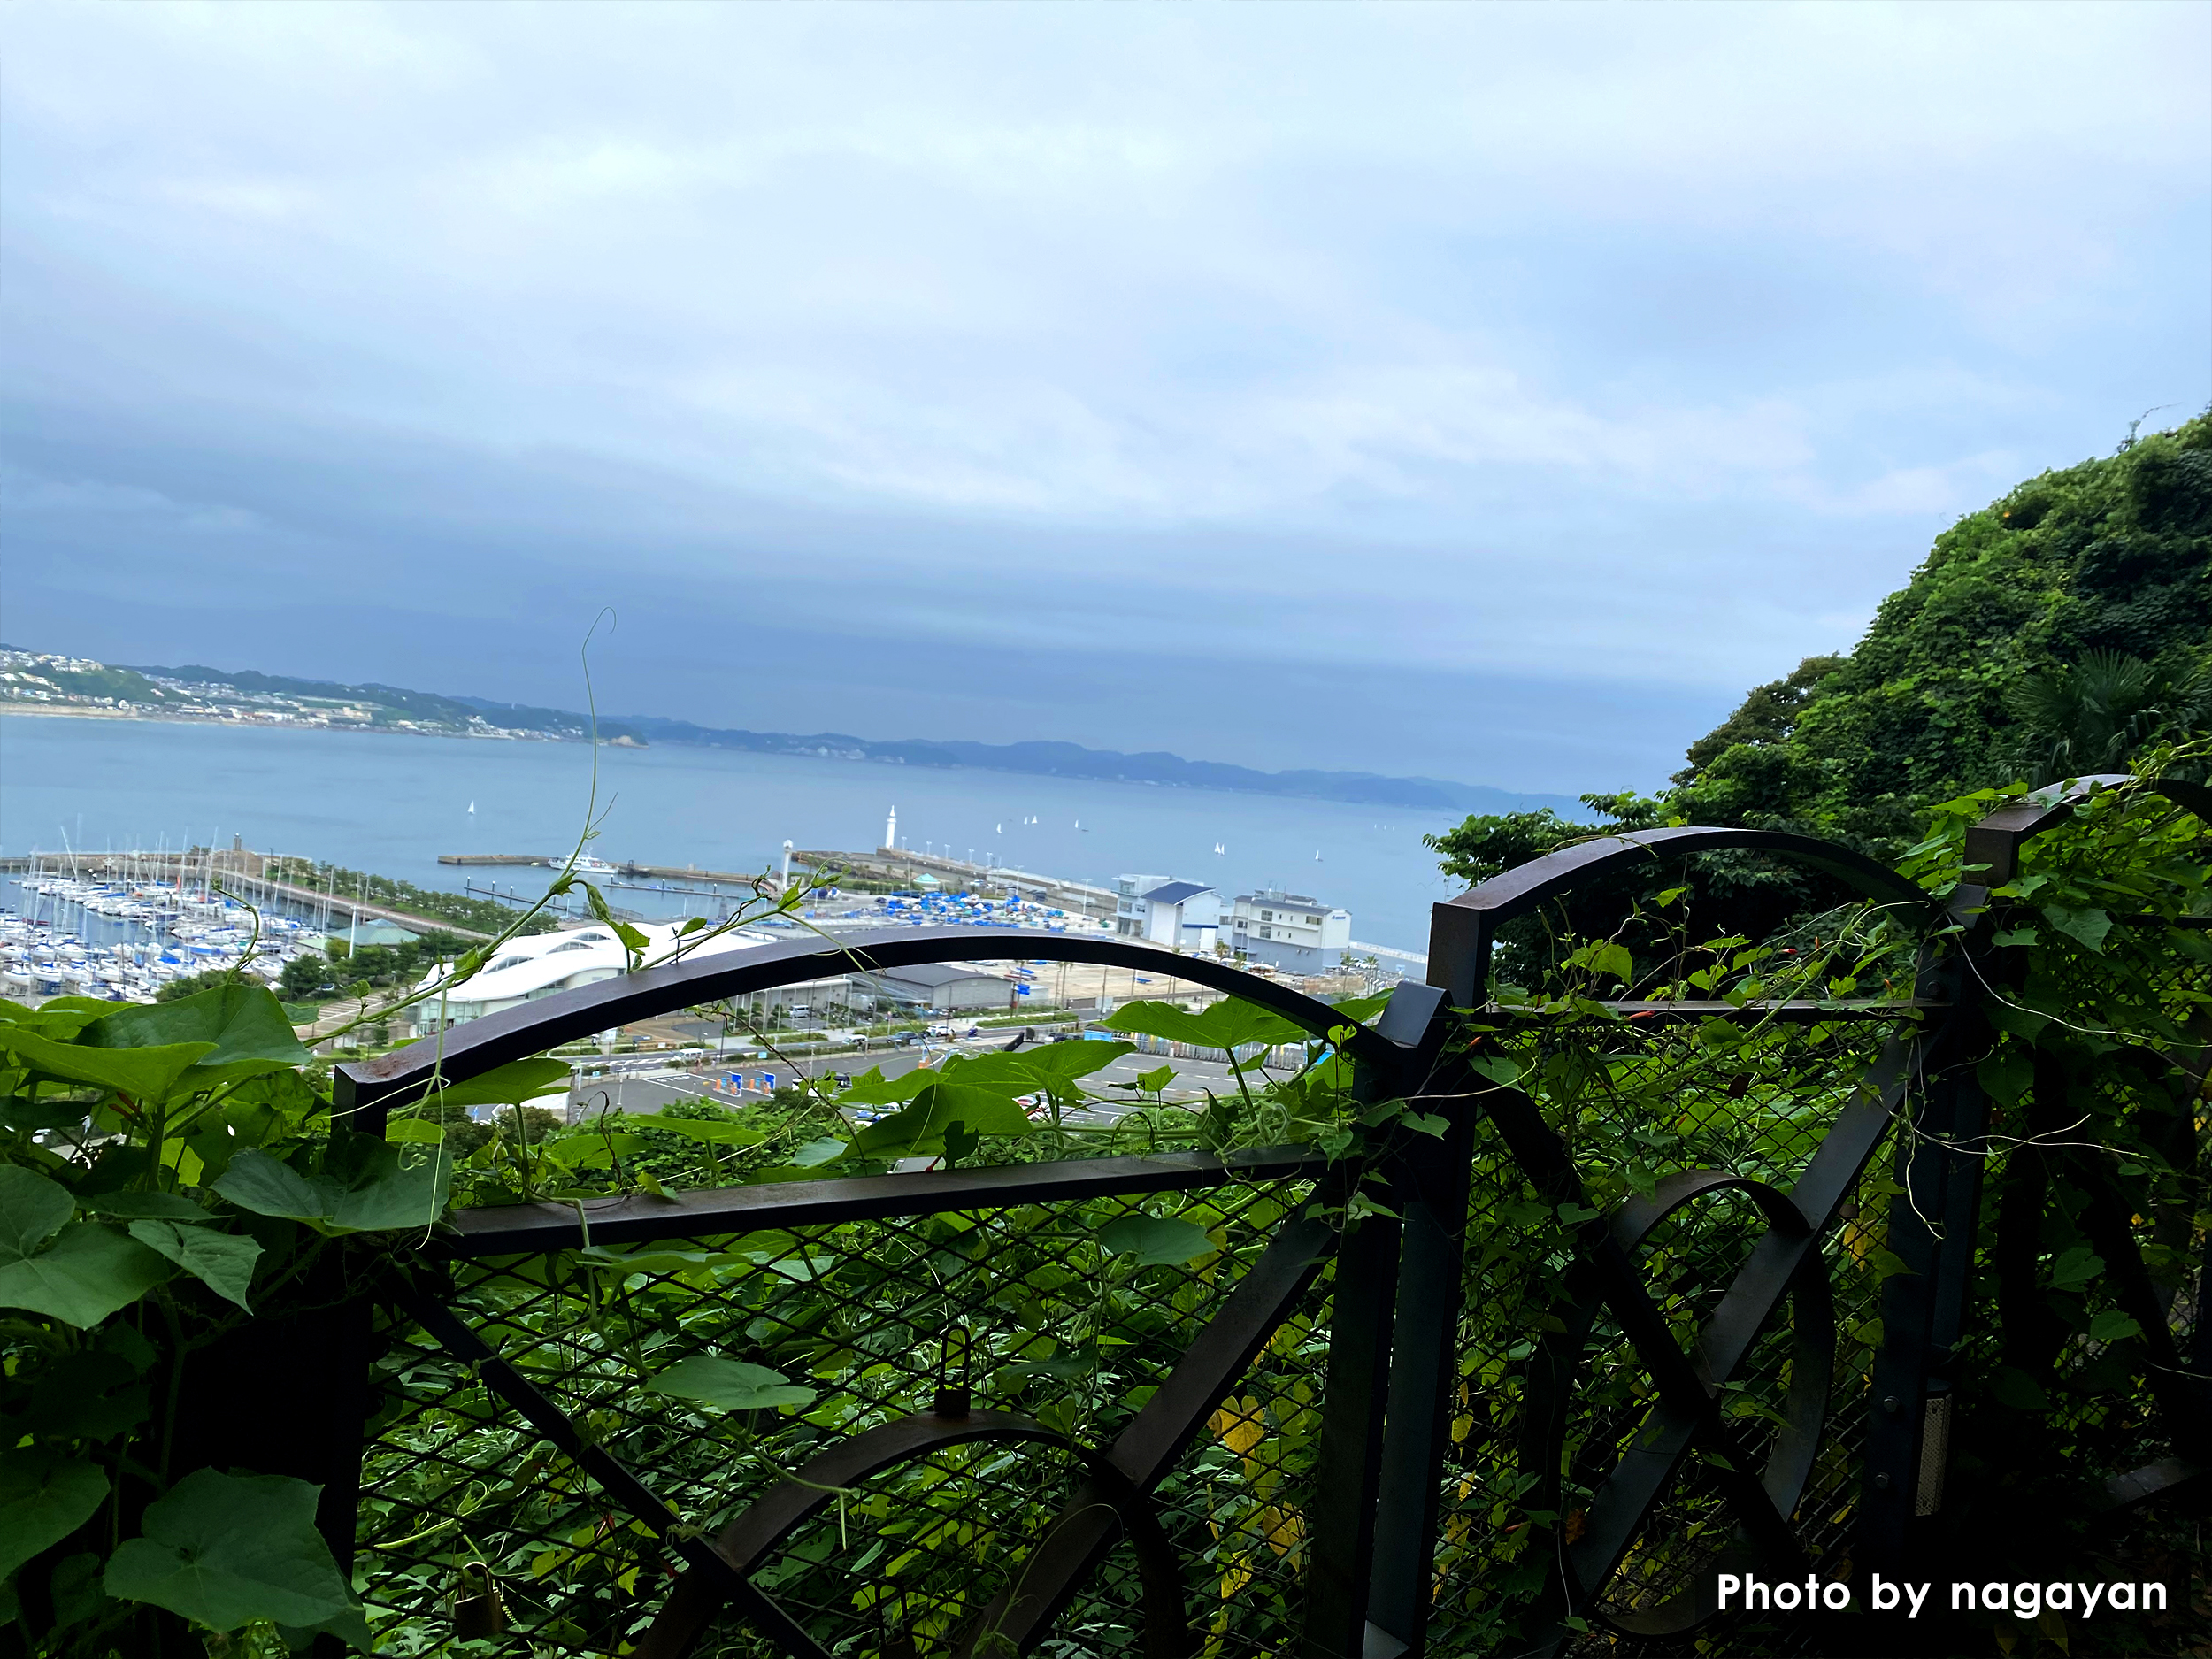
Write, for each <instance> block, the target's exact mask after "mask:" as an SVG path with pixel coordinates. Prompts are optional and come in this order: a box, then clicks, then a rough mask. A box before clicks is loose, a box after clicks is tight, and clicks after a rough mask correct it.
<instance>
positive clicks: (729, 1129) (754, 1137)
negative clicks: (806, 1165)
mask: <svg viewBox="0 0 2212 1659" xmlns="http://www.w3.org/2000/svg"><path fill="white" fill-rule="evenodd" d="M623 1121H624V1123H625V1125H626V1127H629V1128H632V1129H636V1130H648V1129H649V1130H652V1131H654V1132H655V1133H659V1134H670V1135H681V1136H683V1137H684V1139H685V1140H687V1141H703V1142H705V1143H706V1144H707V1145H709V1146H716V1147H757V1146H758V1145H759V1144H760V1143H761V1142H762V1141H765V1140H767V1139H768V1136H767V1134H766V1133H765V1132H764V1131H762V1130H759V1129H755V1128H752V1127H750V1126H749V1125H745V1124H733V1123H729V1122H726V1121H725V1120H723V1119H721V1118H660V1117H649V1118H625V1119H624V1120H623Z"/></svg>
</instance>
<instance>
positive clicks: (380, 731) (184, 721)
mask: <svg viewBox="0 0 2212 1659" xmlns="http://www.w3.org/2000/svg"><path fill="white" fill-rule="evenodd" d="M12 714H27V715H33V716H41V717H48V718H51V717H55V716H58V717H60V718H65V719H73V720H135V721H138V722H140V723H142V724H143V725H147V726H229V727H231V728H233V729H234V730H242V731H255V732H342V733H348V734H349V735H354V736H362V737H451V738H459V739H462V740H464V741H469V742H493V743H585V742H589V741H591V740H590V739H588V738H582V737H565V736H563V735H561V734H560V733H557V732H518V731H511V730H510V731H496V732H434V731H425V730H423V729H422V728H421V727H419V726H376V725H372V724H368V723H365V722H355V721H351V720H342V721H332V722H325V723H322V724H319V725H316V724H311V723H309V722H307V721H304V720H254V719H241V718H235V717H234V716H230V715H221V714H188V713H185V712H184V711H183V710H164V711H163V712H161V713H153V712H150V711H146V710H138V709H102V708H97V707H91V708H88V707H86V706H85V705H83V704H81V703H19V702H15V701H13V700H12V699H6V700H0V718H6V717H7V716H9V715H12ZM599 741H601V742H602V743H604V744H606V745H608V746H609V747H611V748H615V749H644V748H647V747H649V745H647V744H644V743H640V742H638V741H635V740H634V739H630V738H620V737H603V738H601V739H600V740H599Z"/></svg>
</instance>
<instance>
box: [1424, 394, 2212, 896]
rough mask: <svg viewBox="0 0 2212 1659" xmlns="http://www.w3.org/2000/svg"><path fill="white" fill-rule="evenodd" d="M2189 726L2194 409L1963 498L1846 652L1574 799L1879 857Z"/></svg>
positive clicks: (1478, 846)
mask: <svg viewBox="0 0 2212 1659" xmlns="http://www.w3.org/2000/svg"><path fill="white" fill-rule="evenodd" d="M2208 728H2212V412H2208V413H2207V414H2204V415H2200V416H2198V417H2197V418H2196V419H2193V420H2190V421H2188V422H2186V423H2185V424H2184V425H2182V426H2178V427H2177V428H2175V429H2174V430H2172V431H2170V432H2164V433H2158V434H2153V435H2150V436H2147V437H2137V436H2135V435H2134V434H2130V436H2129V438H2128V440H2127V441H2126V442H2124V443H2123V444H2121V446H2120V448H2119V449H2118V451H2117V452H2116V454H2113V455H2111V456H2108V457H2101V458H2098V459H2093V460H2089V461H2085V462H2083V463H2081V464H2080V465H2077V466H2072V467H2068V468H2066V469H2065V470H2063V471H2061V472H2046V473H2044V474H2042V475H2041V476H2040V477H2038V478H2033V479H2031V480H2028V481H2027V482H2025V483H2024V484H2021V485H2020V486H2018V487H2017V488H2015V489H2014V490H2012V491H2011V492H2010V493H2009V494H2008V495H2005V496H2004V497H2003V498H2002V499H2001V500H1999V501H1996V502H1993V503H1991V504H1990V505H1989V506H1987V507H1985V508H1983V509H1982V510H1981V511H1978V512H1973V513H1969V514H1968V515H1967V516H1966V517H1965V518H1962V519H1960V520H1959V522H1958V523H1957V524H1955V525H1954V526H1951V528H1949V529H1948V530H1947V531H1945V532H1944V533H1943V534H1941V535H1939V536H1938V537H1937V538H1936V541H1935V545H1934V547H1933V548H1932V549H1931V550H1930V552H1929V554H1928V557H1927V558H1926V560H1925V561H1924V563H1923V564H1922V565H1920V567H1919V568H1918V569H1917V570H1916V571H1915V572H1913V574H1912V578H1911V580H1909V582H1908V583H1907V584H1906V585H1905V586H1904V587H1903V588H1901V589H1900V590H1899V591H1898V592H1896V593H1894V594H1893V595H1890V597H1889V598H1888V599H1887V600H1886V601H1884V602H1883V604H1882V606H1881V609H1880V610H1879V611H1878V612H1877V613H1876V616H1875V618H1874V621H1873V624H1872V626H1870V627H1869V628H1868V630H1867V632H1866V635H1865V637H1864V638H1863V639H1862V640H1861V641H1859V644H1858V646H1857V647H1856V649H1854V650H1852V651H1851V652H1850V653H1849V654H1847V655H1845V656H1840V657H1808V658H1806V659H1805V661H1804V662H1802V663H1801V664H1799V665H1798V666H1797V667H1796V668H1795V669H1794V670H1793V671H1792V672H1790V673H1788V674H1786V675H1785V676H1783V677H1782V678H1781V679H1778V680H1773V681H1771V682H1770V683H1769V684H1766V685H1763V686H1760V687H1756V688H1755V689H1754V690H1753V691H1752V692H1751V693H1750V694H1749V695H1747V697H1746V698H1745V699H1744V701H1743V703H1742V704H1741V706H1740V707H1739V708H1738V709H1737V710H1735V711H1734V712H1733V713H1732V714H1731V715H1730V716H1729V717H1728V718H1727V719H1725V720H1724V721H1723V722H1722V723H1721V724H1720V725H1719V726H1717V727H1715V728H1714V730H1713V731H1711V732H1709V733H1707V734H1706V735H1705V736H1703V737H1701V738H1700V739H1698V741H1696V742H1694V743H1693V744H1691V745H1690V748H1689V751H1688V754H1687V757H1686V759H1687V763H1688V764H1686V766H1685V767H1684V769H1683V770H1682V771H1680V772H1677V773H1676V774H1675V776H1674V779H1673V780H1672V781H1673V787H1672V788H1671V789H1670V790H1668V791H1666V792H1664V793H1663V794H1662V795H1659V796H1657V797H1655V798H1653V797H1645V796H1640V795H1586V796H1585V797H1584V800H1585V802H1586V803H1587V804H1588V805H1589V806H1591V807H1592V808H1593V809H1594V810H1596V811H1598V812H1599V813H1600V814H1601V815H1602V816H1603V817H1604V818H1606V820H1607V821H1608V822H1609V823H1610V824H1612V825H1615V826H1619V827H1623V828H1639V827H1646V826H1650V825H1654V824H1657V823H1661V822H1664V821H1666V820H1669V819H1676V820H1680V821H1685V822H1690V823H1700V824H1724V825H1741V826H1748V827H1754V828H1766V829H1788V830H1797V831H1801V832H1803V833H1812V834H1823V835H1830V836H1834V837H1837V838H1839V839H1841V840H1844V841H1850V842H1852V843H1854V844H1855V845H1858V846H1861V847H1863V848H1865V849H1868V850H1870V851H1872V852H1876V853H1878V854H1881V853H1886V854H1894V853H1896V852H1898V851H1900V850H1901V849H1902V848H1903V847H1904V846H1905V845H1907V844H1909V842H1910V841H1913V840H1915V839H1916V838H1917V836H1918V834H1919V833H1920V826H1921V825H1922V824H1923V823H1924V818H1925V812H1926V809H1928V808H1929V807H1931V806H1932V805H1934V804H1935V803H1938V802H1941V801H1945V800H1948V799H1950V798H1952V797H1954V796H1956V795H1961V794H1963V793H1965V792H1967V791H1969V790H1972V789H1978V788H1985V787H1994V786H2001V785H2004V784H2008V783H2010V782H2013V781H2015V780H2023V781H2025V782H2028V783H2032V784H2039V783H2044V782H2047V781H2049V780H2053V779H2055V778H2063V777H2068V776H2072V775H2076V774H2079V773H2084V772H2111V771H2120V770H2124V769H2125V767H2126V765H2127V764H2128V762H2129V761H2130V760H2131V758H2132V757H2134V756H2136V755H2138V754H2139V753H2141V752H2143V751H2144V750H2146V749H2149V748H2151V747H2152V746H2154V745H2159V744H2165V743H2171V742H2176V741H2186V740H2187V739H2189V738H2192V737H2196V736H2201V735H2204V734H2205V733H2206V732H2207V730H2208ZM2197 764H2198V765H2199V766H2200V767H2201V765H2202V763H2201V762H2199V763H2197ZM1588 833H1590V829H1589V826H1586V825H1580V824H1576V823H1573V822H1571V820H1568V819H1565V818H1559V817H1557V816H1555V815H1554V814H1552V813H1549V812H1535V813H1530V812H1520V813H1507V814H1502V815H1491V816H1483V817H1475V818H1468V819H1467V820H1466V821H1465V822H1464V823H1463V824H1461V825H1460V826H1458V827H1456V828H1455V829H1452V830H1449V831H1448V832H1446V833H1443V834H1441V835H1437V836H1432V837H1430V838H1429V844H1430V845H1431V846H1432V847H1433V848H1435V849H1437V850H1438V851H1439V852H1440V853H1441V854H1443V855H1444V857H1443V864H1444V868H1445V870H1446V872H1448V873H1449V874H1453V875H1455V876H1458V877H1461V878H1463V879H1466V880H1469V881H1479V880H1481V879H1485V878H1486V877H1488V876H1490V875H1493V874H1494V873H1496V872H1497V871H1499V870H1501V869H1503V868H1506V867H1508V866H1509V865H1510V864H1514V863H1517V862H1519V861H1520V860H1522V859H1525V858H1527V857H1530V856H1533V855H1534V854H1536V853H1539V852H1542V851H1545V850H1548V849H1550V848H1552V847H1555V846H1557V845H1559V844H1560V843H1562V842H1563V841H1570V840H1573V839H1577V838H1578V837H1580V836H1584V835H1587V834H1588Z"/></svg>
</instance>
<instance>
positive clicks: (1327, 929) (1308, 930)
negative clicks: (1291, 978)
mask: <svg viewBox="0 0 2212 1659" xmlns="http://www.w3.org/2000/svg"><path fill="white" fill-rule="evenodd" d="M1351 942H1352V913H1351V912H1350V911H1349V910H1331V909H1330V908H1329V907H1328V906H1327V905H1325V904H1324V903H1322V902H1321V901H1320V900H1318V899H1315V898H1310V897H1308V896H1307V895H1305V894H1302V893H1286V892H1284V891H1283V890H1282V889H1281V888H1280V887H1262V888H1260V889H1259V890H1258V891H1257V892H1254V893H1240V894H1239V895H1237V900H1236V904H1235V906H1234V907H1233V910H1232V911H1231V913H1230V918H1229V949H1230V953H1231V954H1232V955H1233V956H1235V957H1236V958H1237V959H1238V960H1239V961H1240V962H1264V963H1267V964H1270V965H1271V966H1274V967H1278V968H1288V969H1291V970H1292V971H1294V972H1299V973H1327V972H1332V971H1333V970H1334V969H1335V968H1336V967H1337V966H1338V965H1339V964H1341V963H1342V962H1343V960H1344V952H1345V950H1346V949H1348V947H1349V946H1350V944H1351Z"/></svg>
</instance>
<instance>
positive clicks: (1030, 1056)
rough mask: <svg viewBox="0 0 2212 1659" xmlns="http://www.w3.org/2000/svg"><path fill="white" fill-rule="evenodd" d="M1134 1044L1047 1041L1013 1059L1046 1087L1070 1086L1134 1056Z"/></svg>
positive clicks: (1016, 1055)
mask: <svg viewBox="0 0 2212 1659" xmlns="http://www.w3.org/2000/svg"><path fill="white" fill-rule="evenodd" d="M1136 1051H1137V1045H1136V1044H1135V1043H1133V1042H1048V1043H1044V1044H1041V1045H1040V1046H1039V1047H1037V1048H1024V1049H1022V1050H1021V1051H1019V1052H1018V1053H1017V1054H1014V1055H1012V1056H1009V1057H1010V1058H1011V1059H1015V1060H1018V1061H1020V1062H1021V1063H1022V1064H1024V1065H1025V1066H1027V1067H1028V1068H1029V1070H1030V1071H1033V1072H1035V1073H1036V1075H1037V1077H1038V1079H1040V1080H1041V1081H1042V1082H1044V1083H1047V1084H1055V1083H1060V1084H1065V1083H1071V1082H1073V1081H1074V1080H1075V1079H1077V1078H1079V1077H1088V1076H1089V1075H1090V1074H1091V1073H1092V1072H1094V1071H1102V1070H1103V1069H1104V1068H1106V1067H1107V1066H1110V1065H1111V1064H1113V1063H1114V1062H1115V1061H1117V1060H1118V1059H1120V1058H1121V1056H1124V1055H1125V1054H1134V1053H1136Z"/></svg>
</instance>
